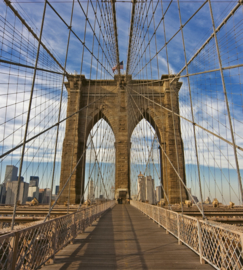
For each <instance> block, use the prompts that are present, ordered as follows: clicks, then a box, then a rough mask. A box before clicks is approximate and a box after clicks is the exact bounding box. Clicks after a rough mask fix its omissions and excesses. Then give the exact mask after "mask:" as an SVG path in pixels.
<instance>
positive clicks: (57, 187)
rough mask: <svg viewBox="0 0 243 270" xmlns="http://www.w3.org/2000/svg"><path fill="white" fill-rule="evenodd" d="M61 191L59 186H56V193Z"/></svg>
mask: <svg viewBox="0 0 243 270" xmlns="http://www.w3.org/2000/svg"><path fill="white" fill-rule="evenodd" d="M58 192H59V186H56V190H55V195H57V194H58Z"/></svg>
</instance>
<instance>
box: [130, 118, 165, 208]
mask: <svg viewBox="0 0 243 270" xmlns="http://www.w3.org/2000/svg"><path fill="white" fill-rule="evenodd" d="M147 119H150V120H151V118H150V117H149V115H148V114H146V118H145V117H144V118H142V119H141V120H140V121H139V123H138V124H137V125H136V127H135V128H134V129H133V131H132V134H131V155H130V168H131V169H130V179H131V181H130V193H131V198H132V199H133V200H139V201H143V202H145V201H147V202H149V203H151V204H156V203H157V202H158V201H160V199H161V198H162V197H163V196H164V194H163V192H162V190H163V189H162V185H163V180H162V179H163V178H162V175H163V174H162V166H161V154H160V149H159V146H160V143H159V141H160V140H159V137H158V135H157V132H156V131H155V128H154V127H155V123H154V122H153V123H152V124H151V123H150V122H149V121H148V120H147Z"/></svg>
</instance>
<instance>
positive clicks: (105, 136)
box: [83, 116, 115, 204]
mask: <svg viewBox="0 0 243 270" xmlns="http://www.w3.org/2000/svg"><path fill="white" fill-rule="evenodd" d="M97 117H98V116H96V118H97ZM96 120H98V118H97V119H96ZM95 122H96V123H95V124H94V125H93V127H92V128H91V129H90V132H89V135H88V137H87V141H86V156H85V168H84V171H85V177H84V190H83V198H84V200H85V201H87V203H88V204H91V203H94V202H100V201H104V200H108V199H109V200H112V199H114V192H115V146H114V144H115V134H114V132H113V130H112V128H111V126H110V125H109V123H108V122H107V121H106V119H104V118H101V119H99V120H98V121H95Z"/></svg>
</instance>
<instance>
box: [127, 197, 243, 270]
mask: <svg viewBox="0 0 243 270" xmlns="http://www.w3.org/2000/svg"><path fill="white" fill-rule="evenodd" d="M130 204H131V205H132V206H134V207H136V208H138V209H139V210H140V211H142V212H143V213H145V214H146V215H148V216H149V217H150V218H151V219H153V220H154V221H155V222H157V223H158V224H159V225H160V226H162V227H164V228H165V229H166V231H168V232H169V233H171V234H173V235H174V236H175V237H176V238H177V239H178V243H181V242H183V243H184V244H185V245H187V246H188V247H189V248H190V249H192V250H193V251H194V252H195V253H197V254H198V255H199V256H200V262H201V263H203V262H204V261H207V262H208V263H209V264H211V265H212V266H213V267H214V268H216V269H222V268H223V269H235V270H240V269H243V253H242V252H243V233H242V232H241V231H240V230H239V229H238V228H237V227H236V226H232V225H228V224H227V225H225V224H221V223H218V222H214V221H208V220H199V219H197V218H195V217H191V216H188V215H182V214H181V213H177V212H175V211H172V210H167V209H165V208H162V207H158V206H155V205H150V204H146V203H142V202H138V201H133V200H131V201H130ZM155 212H157V213H155ZM168 214H173V215H168ZM175 217H176V218H175ZM181 220H182V221H181ZM185 221H186V222H185ZM229 226H230V227H232V228H229ZM196 236H197V237H196ZM215 247H217V248H215ZM215 254H216V255H217V256H215Z"/></svg>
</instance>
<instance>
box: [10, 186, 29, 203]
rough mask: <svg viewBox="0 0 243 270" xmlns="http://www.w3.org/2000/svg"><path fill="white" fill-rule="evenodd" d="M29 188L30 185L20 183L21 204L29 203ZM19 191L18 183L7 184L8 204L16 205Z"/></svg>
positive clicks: (19, 198)
mask: <svg viewBox="0 0 243 270" xmlns="http://www.w3.org/2000/svg"><path fill="white" fill-rule="evenodd" d="M28 188H29V184H28V183H25V182H20V184H19V196H18V201H19V202H20V203H21V204H25V203H26V201H27V196H28ZM17 189H18V182H17V181H11V182H7V184H6V193H7V195H6V201H5V203H6V204H14V203H15V196H16V194H17Z"/></svg>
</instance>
